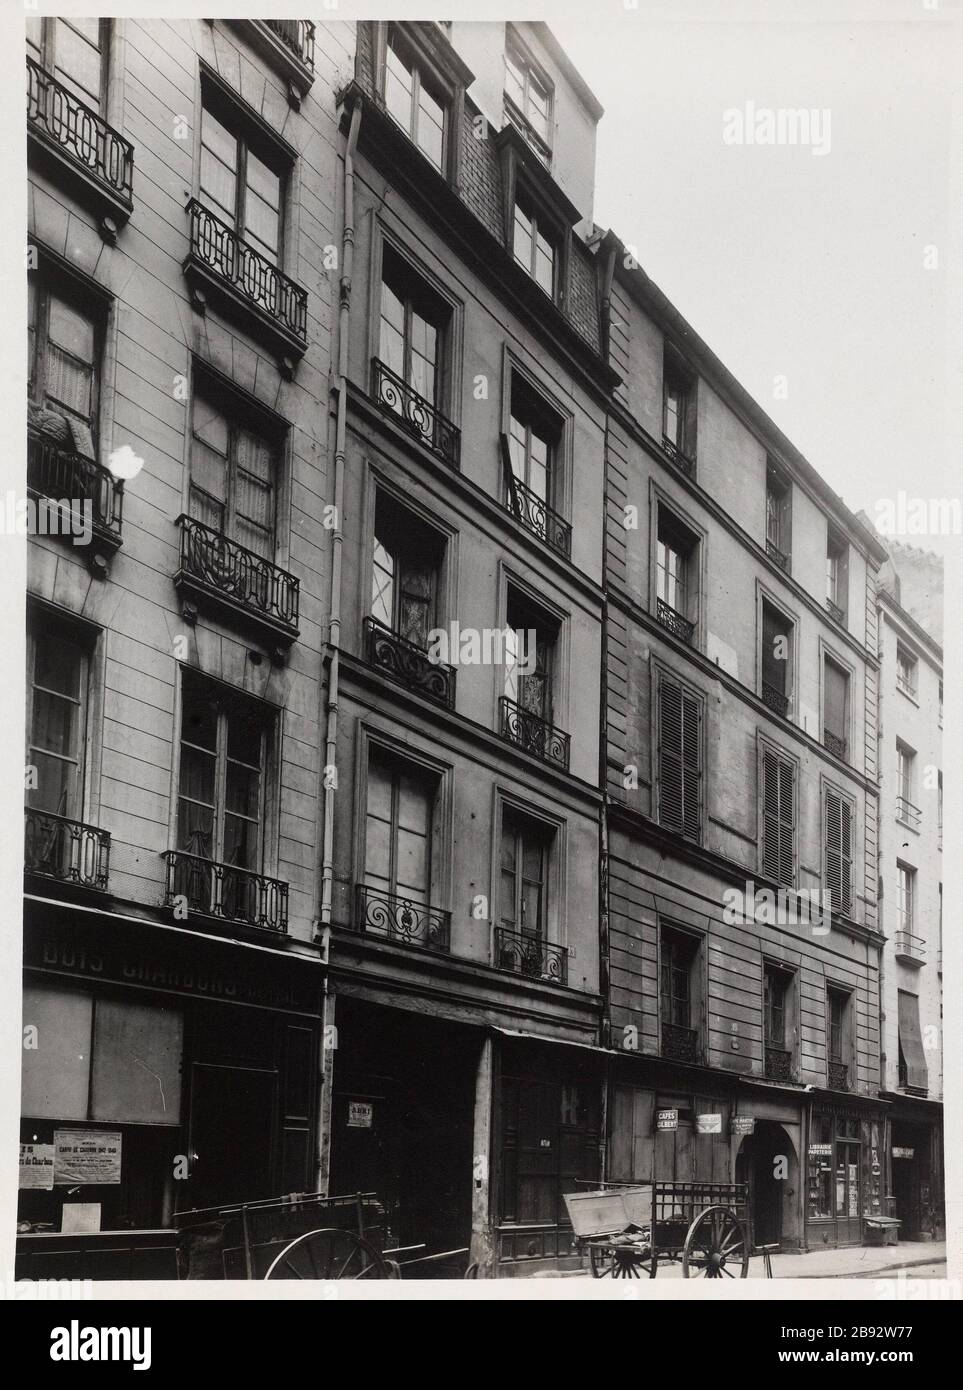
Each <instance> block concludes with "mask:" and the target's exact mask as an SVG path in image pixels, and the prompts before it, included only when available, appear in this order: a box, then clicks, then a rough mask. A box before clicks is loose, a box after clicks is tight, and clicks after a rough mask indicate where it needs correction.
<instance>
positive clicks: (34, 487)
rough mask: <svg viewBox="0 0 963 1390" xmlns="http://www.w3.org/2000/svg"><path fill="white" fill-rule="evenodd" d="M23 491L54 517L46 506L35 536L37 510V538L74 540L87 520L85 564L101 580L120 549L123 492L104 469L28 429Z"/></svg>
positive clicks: (51, 437) (107, 470) (50, 438)
mask: <svg viewBox="0 0 963 1390" xmlns="http://www.w3.org/2000/svg"><path fill="white" fill-rule="evenodd" d="M27 491H28V492H29V494H30V495H31V497H32V498H33V499H34V500H35V501H39V500H40V499H46V501H47V503H48V504H52V508H53V509H54V510H55V511H56V513H57V515H56V516H51V515H50V512H51V505H48V507H47V517H46V525H47V530H46V531H45V532H41V531H40V521H41V518H40V514H39V509H38V517H37V529H38V532H40V534H56V535H60V536H64V537H66V538H68V539H71V538H79V532H80V529H81V526H84V527H86V524H87V518H88V516H89V524H90V532H91V534H90V540H89V542H88V544H87V553H86V559H87V563H88V567H89V568H90V570H91V572H92V573H93V574H94V575H96V576H97V577H99V578H104V577H105V576H106V574H107V572H108V568H109V561H110V558H111V556H113V555H115V554H116V552H117V551H118V550H119V549H120V546H121V544H122V540H121V515H122V511H123V500H124V494H123V488H122V487H121V485H120V484H119V483H118V482H117V480H116V479H115V478H114V476H113V474H112V473H111V472H110V471H109V469H107V468H103V467H102V466H101V465H100V464H99V463H95V462H94V461H93V459H89V458H85V457H84V455H83V454H78V453H77V451H76V450H75V449H73V448H68V447H66V445H65V444H64V443H63V442H62V441H61V440H59V439H55V438H54V437H53V436H52V435H50V434H46V433H44V432H43V431H42V430H38V429H35V428H32V427H31V428H29V429H28V431H27ZM54 523H55V524H54Z"/></svg>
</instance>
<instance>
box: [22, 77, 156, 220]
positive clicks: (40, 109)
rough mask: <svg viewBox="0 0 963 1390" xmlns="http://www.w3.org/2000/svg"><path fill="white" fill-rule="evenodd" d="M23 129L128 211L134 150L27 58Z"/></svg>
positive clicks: (77, 99) (126, 141)
mask: <svg viewBox="0 0 963 1390" xmlns="http://www.w3.org/2000/svg"><path fill="white" fill-rule="evenodd" d="M27 126H28V129H30V130H33V131H35V132H37V133H38V134H40V135H41V136H42V137H43V138H44V139H45V140H47V141H48V142H49V143H50V144H51V145H56V146H57V147H58V148H59V149H62V150H65V151H66V153H67V154H69V155H70V156H71V158H72V159H73V160H74V161H75V162H76V163H77V164H78V165H80V166H81V167H82V168H83V169H86V170H87V171H88V172H89V173H91V174H93V175H94V176H95V177H96V178H97V180H98V181H99V182H100V183H101V184H103V186H104V188H105V189H107V190H108V191H109V192H111V193H113V194H114V195H115V196H116V197H117V198H118V199H119V200H120V201H121V203H123V204H124V206H125V207H127V208H128V209H129V208H132V207H133V197H132V192H131V190H132V185H133V175H134V147H133V145H132V144H131V143H130V142H129V141H128V140H125V139H124V137H123V136H122V135H118V133H117V131H116V130H114V129H113V127H112V126H109V125H108V124H107V122H106V121H105V120H104V119H103V117H102V116H99V115H98V114H97V112H96V111H93V110H91V108H90V107H89V106H87V105H85V103H84V102H82V101H80V100H79V98H78V97H75V96H74V94H73V92H70V91H68V90H67V88H66V87H64V86H63V85H62V84H61V83H60V82H58V81H57V79H56V78H55V77H53V76H52V75H51V74H50V73H49V72H47V71H46V70H45V69H44V68H42V67H41V66H40V65H39V63H35V62H34V60H33V59H32V58H28V59H27Z"/></svg>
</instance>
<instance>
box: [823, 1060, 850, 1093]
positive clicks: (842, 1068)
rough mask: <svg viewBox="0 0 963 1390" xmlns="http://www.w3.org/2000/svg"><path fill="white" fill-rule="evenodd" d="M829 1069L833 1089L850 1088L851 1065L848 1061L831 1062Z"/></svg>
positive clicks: (846, 1089)
mask: <svg viewBox="0 0 963 1390" xmlns="http://www.w3.org/2000/svg"><path fill="white" fill-rule="evenodd" d="M827 1070H828V1081H829V1089H830V1090H831V1091H848V1090H849V1066H848V1065H847V1063H846V1062H830V1063H829V1064H828V1068H827Z"/></svg>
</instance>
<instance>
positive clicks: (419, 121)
mask: <svg viewBox="0 0 963 1390" xmlns="http://www.w3.org/2000/svg"><path fill="white" fill-rule="evenodd" d="M384 101H385V108H386V109H387V112H388V114H389V116H391V117H392V118H393V119H394V120H395V121H397V123H398V124H399V125H400V126H401V128H402V130H403V131H404V132H405V133H406V135H408V137H409V138H410V140H411V141H412V143H413V144H414V145H417V147H418V149H419V150H421V152H422V154H423V155H424V156H425V157H426V158H427V159H429V160H430V161H431V163H432V164H433V165H434V166H435V168H436V169H438V170H439V171H442V172H443V171H444V167H445V124H446V122H445V115H446V111H445V105H444V102H443V101H442V100H441V97H440V94H439V93H437V91H436V89H435V88H434V86H433V84H432V82H431V79H430V77H428V79H427V81H426V74H425V73H424V72H423V71H422V68H421V66H420V65H419V64H418V63H417V61H416V60H415V58H414V55H413V53H412V51H411V49H410V48H409V46H408V45H407V44H406V43H405V42H404V39H403V38H402V37H401V35H400V34H399V33H398V31H397V29H396V28H395V27H394V26H393V27H392V28H391V29H390V30H389V34H388V43H387V48H386V51H385V75H384Z"/></svg>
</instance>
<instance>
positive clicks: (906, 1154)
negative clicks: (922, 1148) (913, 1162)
mask: <svg viewBox="0 0 963 1390" xmlns="http://www.w3.org/2000/svg"><path fill="white" fill-rule="evenodd" d="M915 1154H916V1150H915V1149H901V1148H900V1147H899V1146H898V1145H896V1144H894V1145H893V1157H894V1158H913V1157H914V1156H915Z"/></svg>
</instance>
